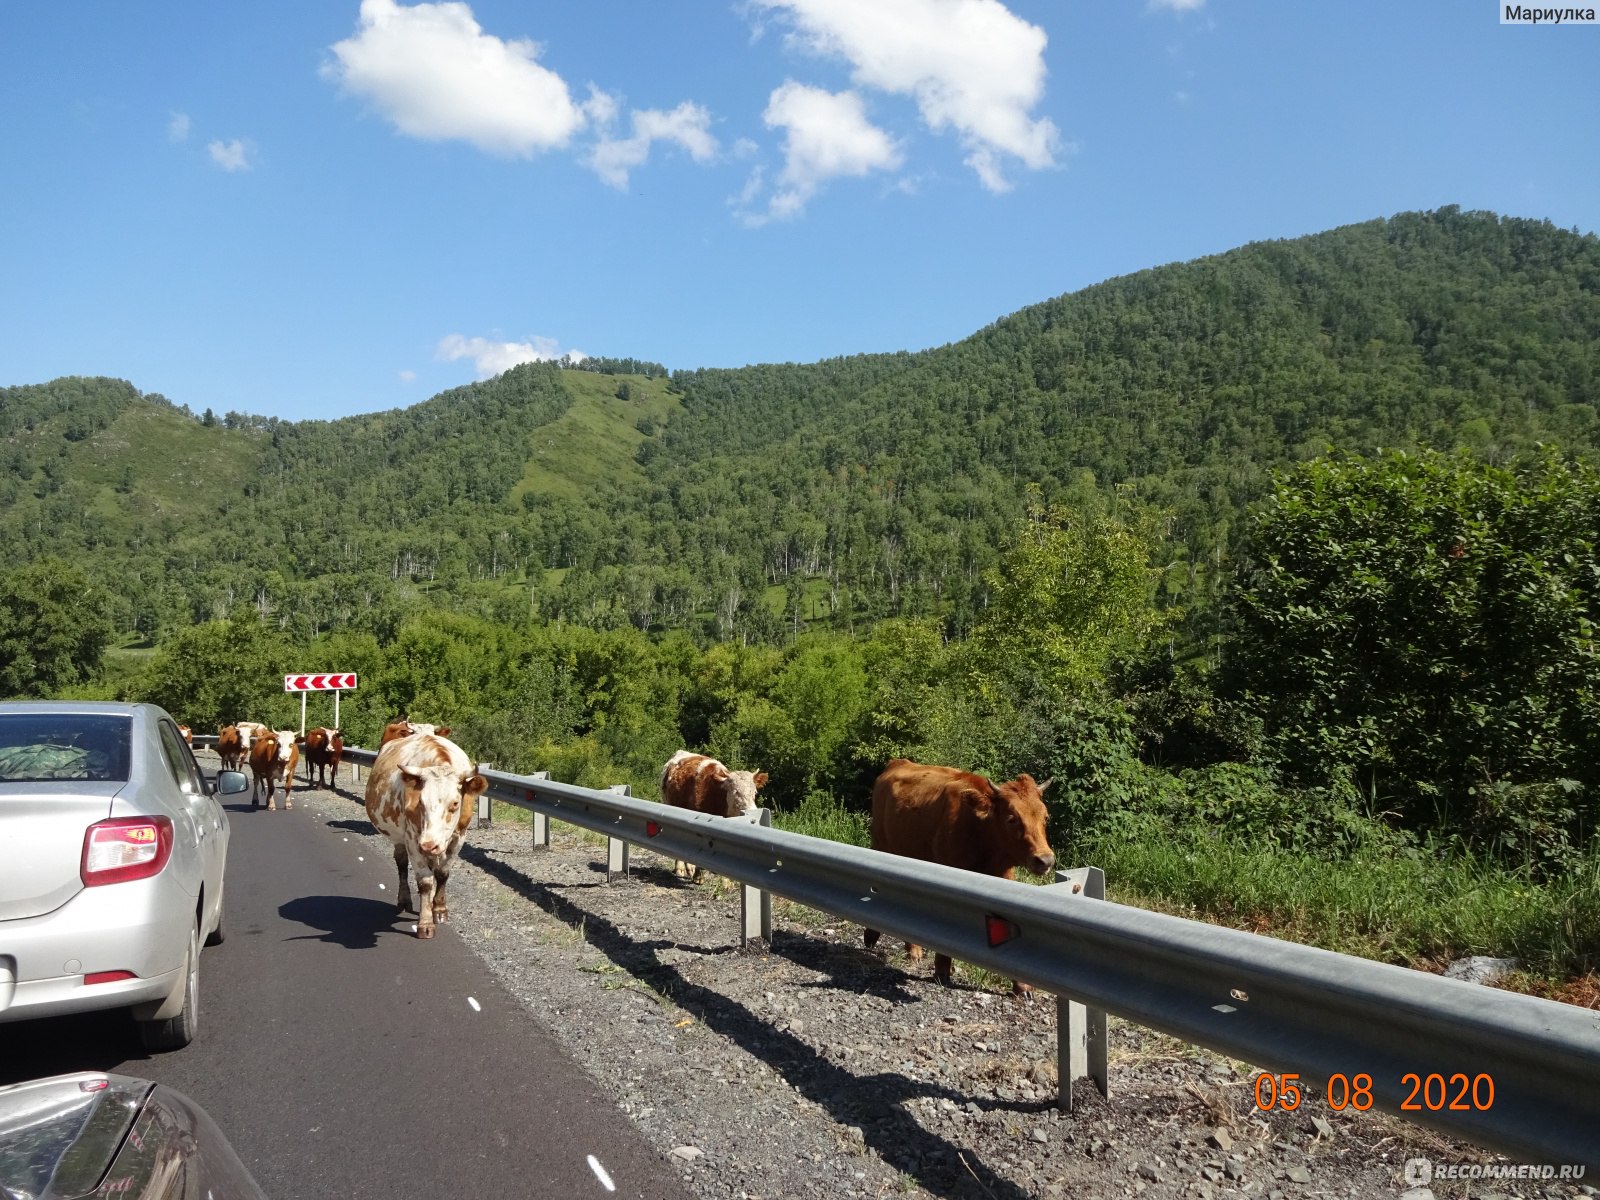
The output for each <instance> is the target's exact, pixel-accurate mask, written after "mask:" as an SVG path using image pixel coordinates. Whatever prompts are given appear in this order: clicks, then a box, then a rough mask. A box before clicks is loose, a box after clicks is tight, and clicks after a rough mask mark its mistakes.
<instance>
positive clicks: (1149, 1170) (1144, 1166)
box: [1134, 1163, 1166, 1183]
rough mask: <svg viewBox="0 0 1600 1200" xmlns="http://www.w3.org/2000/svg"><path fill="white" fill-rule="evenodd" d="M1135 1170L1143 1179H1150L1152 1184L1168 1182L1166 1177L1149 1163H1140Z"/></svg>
mask: <svg viewBox="0 0 1600 1200" xmlns="http://www.w3.org/2000/svg"><path fill="white" fill-rule="evenodd" d="M1134 1169H1135V1170H1136V1171H1138V1172H1139V1174H1140V1175H1141V1176H1142V1177H1143V1178H1145V1179H1148V1180H1149V1181H1150V1182H1151V1183H1163V1182H1165V1180H1166V1177H1165V1176H1164V1175H1162V1174H1161V1172H1160V1171H1158V1170H1156V1168H1155V1167H1153V1166H1151V1165H1150V1164H1149V1163H1140V1164H1139V1165H1138V1166H1137V1167H1135V1168H1134Z"/></svg>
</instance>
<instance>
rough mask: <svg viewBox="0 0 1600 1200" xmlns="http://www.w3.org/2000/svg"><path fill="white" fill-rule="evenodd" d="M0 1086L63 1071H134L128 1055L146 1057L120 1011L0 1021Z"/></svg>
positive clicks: (130, 1023)
mask: <svg viewBox="0 0 1600 1200" xmlns="http://www.w3.org/2000/svg"><path fill="white" fill-rule="evenodd" d="M0 1030H3V1031H4V1032H3V1033H0V1041H3V1042H4V1044H5V1052H4V1053H0V1086H3V1085H5V1084H8V1083H20V1082H22V1081H23V1080H25V1079H39V1078H42V1077H43V1076H46V1075H64V1074H66V1073H67V1072H69V1071H114V1070H121V1071H122V1072H124V1073H126V1074H133V1075H137V1074H138V1073H139V1072H138V1070H137V1069H130V1068H129V1066H128V1065H127V1063H128V1061H129V1060H130V1059H133V1060H140V1061H142V1060H144V1059H146V1058H148V1057H149V1055H147V1054H146V1053H145V1052H144V1050H143V1049H142V1048H141V1047H140V1045H139V1038H138V1036H137V1035H136V1034H135V1032H134V1028H133V1022H132V1021H131V1020H130V1019H129V1017H128V1014H127V1013H126V1012H125V1011H112V1012H96V1013H75V1014H73V1015H72V1016H70V1017H50V1018H47V1019H45V1020H42V1021H26V1022H21V1023H18V1024H15V1025H0Z"/></svg>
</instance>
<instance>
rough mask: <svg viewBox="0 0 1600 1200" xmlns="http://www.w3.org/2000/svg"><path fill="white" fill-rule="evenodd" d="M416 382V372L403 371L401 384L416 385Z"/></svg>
mask: <svg viewBox="0 0 1600 1200" xmlns="http://www.w3.org/2000/svg"><path fill="white" fill-rule="evenodd" d="M416 380H417V373H416V372H415V371H410V370H407V371H401V372H400V382H401V383H415V382H416Z"/></svg>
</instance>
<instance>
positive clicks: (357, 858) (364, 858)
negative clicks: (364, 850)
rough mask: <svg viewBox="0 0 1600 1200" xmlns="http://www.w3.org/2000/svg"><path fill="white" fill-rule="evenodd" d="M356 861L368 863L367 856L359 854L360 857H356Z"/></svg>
mask: <svg viewBox="0 0 1600 1200" xmlns="http://www.w3.org/2000/svg"><path fill="white" fill-rule="evenodd" d="M356 861H357V862H366V861H367V859H366V856H365V855H363V854H358V855H356Z"/></svg>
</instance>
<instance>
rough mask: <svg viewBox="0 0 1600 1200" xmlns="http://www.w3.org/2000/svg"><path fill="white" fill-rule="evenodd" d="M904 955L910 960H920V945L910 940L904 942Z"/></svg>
mask: <svg viewBox="0 0 1600 1200" xmlns="http://www.w3.org/2000/svg"><path fill="white" fill-rule="evenodd" d="M906 957H907V958H909V959H910V960H911V961H912V962H921V961H922V947H921V946H918V945H916V944H915V943H912V942H907V943H906Z"/></svg>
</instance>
